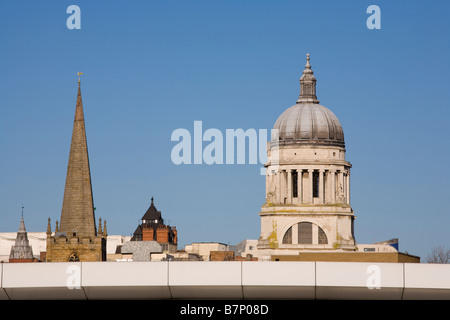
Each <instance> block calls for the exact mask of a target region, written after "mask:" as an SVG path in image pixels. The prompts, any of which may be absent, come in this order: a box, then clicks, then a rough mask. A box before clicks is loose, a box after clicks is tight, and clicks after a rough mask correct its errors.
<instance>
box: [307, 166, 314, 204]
mask: <svg viewBox="0 0 450 320" xmlns="http://www.w3.org/2000/svg"><path fill="white" fill-rule="evenodd" d="M308 174H309V188H308V189H309V190H308V195H309V196H308V202H309V203H311V204H313V203H314V197H313V189H314V188H313V183H314V178H313V175H314V170H313V169H308Z"/></svg>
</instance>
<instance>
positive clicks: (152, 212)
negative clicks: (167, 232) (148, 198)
mask: <svg viewBox="0 0 450 320" xmlns="http://www.w3.org/2000/svg"><path fill="white" fill-rule="evenodd" d="M142 220H162V219H161V211H158V210H156V207H155V204H154V203H153V197H152V203H151V204H150V208H148V210H147V212H146V213H145V214H144V216H143V217H142Z"/></svg>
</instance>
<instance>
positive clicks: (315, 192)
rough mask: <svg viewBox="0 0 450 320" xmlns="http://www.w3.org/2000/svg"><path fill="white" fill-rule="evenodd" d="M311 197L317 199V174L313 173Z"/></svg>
mask: <svg viewBox="0 0 450 320" xmlns="http://www.w3.org/2000/svg"><path fill="white" fill-rule="evenodd" d="M313 197H314V198H318V197H319V172H317V171H314V172H313Z"/></svg>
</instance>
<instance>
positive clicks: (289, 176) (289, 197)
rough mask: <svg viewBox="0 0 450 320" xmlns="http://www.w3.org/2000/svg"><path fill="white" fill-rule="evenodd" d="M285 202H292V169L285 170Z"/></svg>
mask: <svg viewBox="0 0 450 320" xmlns="http://www.w3.org/2000/svg"><path fill="white" fill-rule="evenodd" d="M286 198H287V200H286V202H287V203H289V204H291V203H292V170H291V169H288V170H287V192H286Z"/></svg>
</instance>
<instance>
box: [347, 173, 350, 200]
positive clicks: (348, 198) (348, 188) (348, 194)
mask: <svg viewBox="0 0 450 320" xmlns="http://www.w3.org/2000/svg"><path fill="white" fill-rule="evenodd" d="M347 204H348V205H349V204H350V170H348V171H347Z"/></svg>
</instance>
